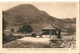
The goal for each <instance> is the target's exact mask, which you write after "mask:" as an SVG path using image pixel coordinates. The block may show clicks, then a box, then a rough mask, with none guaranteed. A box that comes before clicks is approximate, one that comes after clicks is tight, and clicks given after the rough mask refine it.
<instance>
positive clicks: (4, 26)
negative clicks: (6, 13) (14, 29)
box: [3, 18, 7, 31]
mask: <svg viewBox="0 0 80 54" xmlns="http://www.w3.org/2000/svg"><path fill="white" fill-rule="evenodd" d="M6 27H7V22H6V21H5V20H4V18H3V31H4V30H5V29H6Z"/></svg>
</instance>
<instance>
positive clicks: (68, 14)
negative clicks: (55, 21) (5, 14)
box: [2, 2, 76, 19]
mask: <svg viewBox="0 0 80 54" xmlns="http://www.w3.org/2000/svg"><path fill="white" fill-rule="evenodd" d="M20 4H32V5H34V6H35V7H37V8H38V9H40V10H44V11H46V12H47V13H48V14H49V15H51V16H53V17H56V18H60V19H63V18H74V17H76V3H71V2H66V3H65V2H4V3H2V10H3V11H5V10H8V9H10V8H12V7H14V6H17V5H20Z"/></svg>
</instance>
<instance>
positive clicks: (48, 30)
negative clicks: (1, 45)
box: [42, 24, 61, 38]
mask: <svg viewBox="0 0 80 54" xmlns="http://www.w3.org/2000/svg"><path fill="white" fill-rule="evenodd" d="M42 34H43V35H56V36H57V38H61V36H60V35H61V30H60V29H59V28H57V27H55V26H53V25H50V24H48V25H47V26H45V27H44V28H42Z"/></svg>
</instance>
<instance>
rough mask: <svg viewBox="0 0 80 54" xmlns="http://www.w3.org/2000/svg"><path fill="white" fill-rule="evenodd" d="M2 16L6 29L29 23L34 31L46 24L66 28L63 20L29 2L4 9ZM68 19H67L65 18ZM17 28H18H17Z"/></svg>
mask: <svg viewBox="0 0 80 54" xmlns="http://www.w3.org/2000/svg"><path fill="white" fill-rule="evenodd" d="M3 18H4V19H5V20H6V21H7V22H8V27H7V28H8V29H10V28H14V29H16V28H17V27H20V26H22V25H23V24H30V25H31V26H32V27H33V29H34V31H36V32H39V31H41V29H42V28H43V27H44V26H45V25H46V24H48V23H49V24H55V25H56V27H58V28H60V29H62V30H67V27H66V23H65V22H64V21H65V20H64V19H63V20H62V19H57V18H56V17H52V16H50V15H48V14H47V13H46V12H45V11H42V10H39V9H38V8H36V7H35V6H33V5H31V4H22V5H18V6H15V7H13V8H11V9H9V10H6V11H4V14H3ZM67 21H69V20H67ZM17 29H18V28H17Z"/></svg>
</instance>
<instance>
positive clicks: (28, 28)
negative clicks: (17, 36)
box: [18, 25, 33, 33]
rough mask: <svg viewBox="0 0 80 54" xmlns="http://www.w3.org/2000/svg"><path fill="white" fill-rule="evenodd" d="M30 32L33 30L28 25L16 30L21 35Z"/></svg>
mask: <svg viewBox="0 0 80 54" xmlns="http://www.w3.org/2000/svg"><path fill="white" fill-rule="evenodd" d="M32 31H33V28H32V27H31V26H30V25H23V26H22V27H20V28H19V30H18V32H21V33H27V32H28V33H29V32H32Z"/></svg>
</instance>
